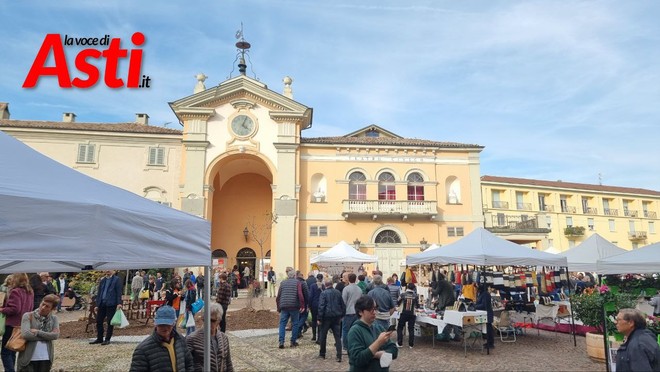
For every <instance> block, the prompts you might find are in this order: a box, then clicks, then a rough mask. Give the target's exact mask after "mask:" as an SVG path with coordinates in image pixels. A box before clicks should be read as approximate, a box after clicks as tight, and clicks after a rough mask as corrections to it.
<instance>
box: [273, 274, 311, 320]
mask: <svg viewBox="0 0 660 372" xmlns="http://www.w3.org/2000/svg"><path fill="white" fill-rule="evenodd" d="M276 302H277V311H278V312H279V311H281V310H298V309H300V308H301V307H302V306H304V303H305V300H304V297H303V292H302V289H301V290H300V292H298V280H297V279H293V278H292V279H287V280H285V281H283V282H282V283H280V288H279V290H278V292H277V298H276Z"/></svg>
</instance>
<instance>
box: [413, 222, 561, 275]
mask: <svg viewBox="0 0 660 372" xmlns="http://www.w3.org/2000/svg"><path fill="white" fill-rule="evenodd" d="M430 263H437V264H468V265H481V266H490V265H507V266H530V265H539V266H566V265H567V261H566V257H561V256H557V255H554V254H550V253H545V252H539V251H536V250H534V249H530V248H526V247H523V246H521V245H518V244H516V243H512V242H510V241H508V240H505V239H502V238H499V237H497V236H496V235H494V234H492V233H491V232H489V231H488V230H486V229H484V228H481V227H480V228H477V229H475V230H474V231H472V232H471V233H469V234H468V235H466V236H464V237H463V238H461V239H460V240H457V241H455V242H453V243H451V244H447V245H444V246H442V247H441V248H439V249H434V250H432V251H429V250H426V251H424V252H422V253H417V254H411V255H408V257H407V258H406V264H408V265H419V264H430Z"/></svg>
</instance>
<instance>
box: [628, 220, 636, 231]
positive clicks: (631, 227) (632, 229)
mask: <svg viewBox="0 0 660 372" xmlns="http://www.w3.org/2000/svg"><path fill="white" fill-rule="evenodd" d="M628 228H629V229H630V232H635V220H629V221H628Z"/></svg>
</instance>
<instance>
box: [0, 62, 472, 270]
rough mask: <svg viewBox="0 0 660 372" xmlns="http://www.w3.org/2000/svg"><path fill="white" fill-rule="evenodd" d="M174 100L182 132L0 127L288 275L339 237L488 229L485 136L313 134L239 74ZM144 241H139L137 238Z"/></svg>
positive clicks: (398, 238)
mask: <svg viewBox="0 0 660 372" xmlns="http://www.w3.org/2000/svg"><path fill="white" fill-rule="evenodd" d="M204 79H205V76H203V75H201V74H200V75H199V76H198V82H197V85H196V87H195V89H194V94H193V95H190V96H187V97H184V98H181V99H179V100H176V101H174V102H171V103H170V107H171V109H172V110H173V112H174V113H175V114H176V116H177V117H178V119H179V120H180V123H181V125H182V127H183V130H182V131H179V130H173V129H168V128H161V127H156V126H150V125H149V123H148V115H146V114H138V115H137V117H136V122H135V123H117V124H110V123H83V122H78V121H76V117H75V114H73V113H67V114H65V116H64V118H63V121H62V122H43V121H29V120H12V119H10V118H9V110H8V105H7V104H4V105H0V115H2V116H0V130H3V131H5V132H7V133H8V134H10V135H12V136H14V137H16V138H18V139H20V140H21V141H23V142H25V143H26V144H28V145H29V146H32V147H33V148H35V149H37V150H38V151H40V152H42V153H44V154H46V155H47V156H49V157H51V158H53V159H56V160H58V161H60V162H61V163H63V164H66V165H68V166H71V167H73V168H76V169H78V170H79V171H81V172H83V173H85V174H88V175H90V176H92V177H95V178H97V179H100V180H102V181H105V182H108V183H111V184H114V185H117V186H119V187H122V188H125V189H127V190H129V191H132V192H134V193H136V194H139V195H143V196H145V197H147V198H150V199H153V200H154V201H157V202H161V203H166V204H168V205H171V206H172V207H174V208H179V209H181V210H183V211H186V212H189V213H192V214H196V215H199V216H203V217H204V218H207V219H208V220H209V221H210V222H211V226H212V233H211V247H212V249H213V255H214V257H221V258H224V259H225V260H224V264H225V265H226V266H230V267H231V266H233V265H235V264H239V265H248V266H250V267H251V268H252V272H254V268H255V267H256V265H258V263H259V259H261V258H262V257H267V258H269V259H270V262H271V263H272V264H273V266H274V267H275V268H276V271H278V272H280V273H283V271H284V268H285V267H286V266H294V267H296V268H300V269H302V270H303V271H307V270H308V268H309V259H310V258H311V257H313V256H314V255H316V254H319V253H321V252H323V251H325V250H327V249H329V248H330V247H332V246H333V245H335V244H336V243H338V242H339V241H341V240H345V241H347V242H348V243H349V244H352V245H354V246H355V247H356V248H357V249H360V250H361V251H362V252H364V253H368V254H375V255H377V256H378V257H379V267H380V268H381V270H382V271H383V272H384V274H386V275H390V274H392V273H395V272H396V273H400V272H401V263H402V262H404V258H405V255H406V254H409V253H414V252H419V251H420V249H424V248H425V247H426V246H427V245H429V244H431V243H440V244H447V243H450V242H452V241H454V240H457V239H459V238H460V237H461V236H463V235H465V234H467V233H469V232H470V231H472V230H473V229H474V228H475V227H479V226H483V214H482V209H481V204H482V202H481V191H480V183H479V154H480V152H481V151H482V149H483V147H481V146H478V145H468V144H459V143H453V142H439V141H433V140H422V139H409V138H402V137H400V136H398V135H396V134H394V133H391V132H389V131H387V130H385V129H383V128H381V127H378V126H376V125H368V126H366V127H364V128H362V129H360V130H357V131H355V132H352V133H349V134H347V135H345V136H340V137H320V138H305V137H303V136H302V133H303V131H304V130H306V129H308V128H310V127H311V125H312V109H311V108H309V107H306V106H305V105H303V104H301V103H299V102H297V101H295V100H293V92H292V88H291V83H292V80H291V79H290V78H285V79H284V87H283V93H281V94H280V93H276V92H274V91H272V90H270V89H269V88H268V87H267V86H266V85H265V84H263V83H261V82H259V81H257V80H255V79H252V78H250V77H247V76H245V75H244V74H241V75H239V76H237V77H234V78H231V79H229V80H227V81H224V82H222V83H220V84H219V85H217V86H214V87H211V88H209V89H206V87H205V86H204ZM136 249H139V247H136Z"/></svg>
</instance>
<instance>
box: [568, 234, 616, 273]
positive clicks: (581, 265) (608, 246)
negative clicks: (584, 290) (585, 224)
mask: <svg viewBox="0 0 660 372" xmlns="http://www.w3.org/2000/svg"><path fill="white" fill-rule="evenodd" d="M625 252H627V251H626V250H625V249H623V248H619V247H617V246H616V245H614V244H612V243H610V242H608V241H607V240H605V238H603V237H602V236H600V235H598V234H593V235H591V236H590V237H588V238H587V239H586V240H585V241H583V242H582V243H580V244H578V245H576V246H575V247H573V248H571V249H569V250H567V251H566V252H563V253H560V255H561V256H564V257H566V258H567V259H568V267H569V268H570V270H571V271H589V272H595V271H596V261H598V260H599V259H603V258H606V257H610V256H614V255H617V254H621V253H625Z"/></svg>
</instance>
